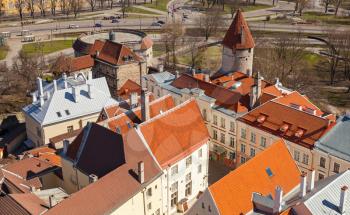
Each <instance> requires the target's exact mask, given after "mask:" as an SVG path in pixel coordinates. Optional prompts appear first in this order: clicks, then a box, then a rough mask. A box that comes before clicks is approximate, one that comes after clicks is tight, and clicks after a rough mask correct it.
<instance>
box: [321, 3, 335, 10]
mask: <svg viewBox="0 0 350 215" xmlns="http://www.w3.org/2000/svg"><path fill="white" fill-rule="evenodd" d="M322 2H323V5H324V13H327V11H328V7H329V5H330V4H334V2H335V1H334V0H323V1H322Z"/></svg>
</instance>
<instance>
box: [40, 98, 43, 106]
mask: <svg viewBox="0 0 350 215" xmlns="http://www.w3.org/2000/svg"><path fill="white" fill-rule="evenodd" d="M43 105H44V96H40V107H42V106H43Z"/></svg>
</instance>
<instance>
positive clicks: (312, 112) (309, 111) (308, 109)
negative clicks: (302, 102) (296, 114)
mask: <svg viewBox="0 0 350 215" xmlns="http://www.w3.org/2000/svg"><path fill="white" fill-rule="evenodd" d="M305 112H306V113H309V114H312V115H316V110H315V109H313V108H308V107H307V108H305Z"/></svg>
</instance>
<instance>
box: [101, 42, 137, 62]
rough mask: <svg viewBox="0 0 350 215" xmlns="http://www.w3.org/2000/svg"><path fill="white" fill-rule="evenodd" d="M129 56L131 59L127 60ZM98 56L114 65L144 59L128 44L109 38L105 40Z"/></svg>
mask: <svg viewBox="0 0 350 215" xmlns="http://www.w3.org/2000/svg"><path fill="white" fill-rule="evenodd" d="M128 57H131V59H130V60H127V58H128ZM96 58H97V59H99V60H102V61H105V62H107V63H110V64H113V65H123V64H128V63H134V62H139V61H141V60H142V58H141V57H140V56H138V55H137V54H136V53H135V52H133V51H132V50H131V49H130V48H128V47H127V46H125V45H122V44H120V43H116V42H112V41H109V40H107V41H106V42H104V44H103V47H102V49H101V51H100V53H99V55H98V56H96Z"/></svg>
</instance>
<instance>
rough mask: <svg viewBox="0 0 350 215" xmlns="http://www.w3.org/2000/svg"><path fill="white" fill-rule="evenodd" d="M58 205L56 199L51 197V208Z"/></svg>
mask: <svg viewBox="0 0 350 215" xmlns="http://www.w3.org/2000/svg"><path fill="white" fill-rule="evenodd" d="M55 205H57V201H56V199H55V196H54V195H50V196H49V207H50V208H52V207H53V206H55Z"/></svg>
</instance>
